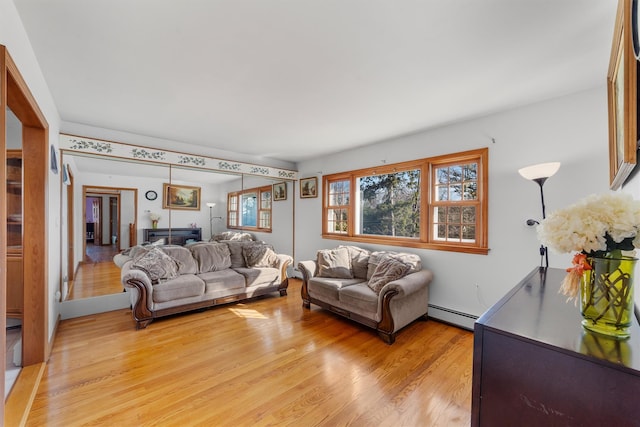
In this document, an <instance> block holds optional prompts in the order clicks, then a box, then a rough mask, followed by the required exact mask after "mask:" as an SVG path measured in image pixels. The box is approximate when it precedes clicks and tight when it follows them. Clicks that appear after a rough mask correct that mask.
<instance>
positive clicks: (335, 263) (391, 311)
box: [298, 246, 433, 344]
mask: <svg viewBox="0 0 640 427" xmlns="http://www.w3.org/2000/svg"><path fill="white" fill-rule="evenodd" d="M298 269H299V270H300V271H301V272H302V276H303V283H302V290H301V294H302V304H303V306H304V307H306V308H310V307H311V303H313V304H316V305H318V306H320V307H322V308H325V309H327V310H331V311H332V312H334V313H337V314H340V315H342V316H344V317H347V318H349V319H352V320H355V321H356V322H359V323H362V324H363V325H366V326H368V327H371V328H374V329H375V330H376V331H378V335H379V336H380V337H381V338H382V339H383V340H384V341H385V342H387V343H388V344H393V342H394V341H395V338H396V332H398V330H400V329H401V328H403V327H404V326H406V325H408V324H409V323H411V322H412V321H414V320H416V319H418V318H422V319H424V320H426V318H427V311H428V308H429V307H428V297H429V283H431V280H432V278H433V275H432V273H431V271H429V270H426V269H425V270H423V269H422V263H421V261H420V258H419V257H418V256H417V255H414V254H408V253H399V252H391V251H384V252H370V251H368V250H366V249H362V248H359V247H356V246H339V247H338V248H336V249H329V250H320V251H318V253H317V258H316V260H310V261H302V262H300V263H299V264H298Z"/></svg>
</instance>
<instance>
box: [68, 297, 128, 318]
mask: <svg viewBox="0 0 640 427" xmlns="http://www.w3.org/2000/svg"><path fill="white" fill-rule="evenodd" d="M130 306H131V300H130V297H129V293H128V292H120V293H117V294H113V295H104V296H100V297H93V298H83V299H78V300H68V301H62V302H61V303H60V318H61V319H62V320H65V319H73V318H74V317H82V316H88V315H90V314H97V313H105V312H107V311H114V310H120V309H122V308H128V307H130Z"/></svg>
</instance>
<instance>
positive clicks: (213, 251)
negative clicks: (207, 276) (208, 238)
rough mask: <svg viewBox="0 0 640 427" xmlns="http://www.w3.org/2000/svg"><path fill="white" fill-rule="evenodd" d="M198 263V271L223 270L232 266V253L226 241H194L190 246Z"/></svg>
mask: <svg viewBox="0 0 640 427" xmlns="http://www.w3.org/2000/svg"><path fill="white" fill-rule="evenodd" d="M188 249H189V250H190V251H191V253H192V254H193V258H194V259H195V260H196V262H197V263H198V273H207V272H209V271H221V270H226V269H227V268H230V267H231V253H230V252H229V247H228V246H227V245H225V244H224V243H194V244H193V245H189V248H188Z"/></svg>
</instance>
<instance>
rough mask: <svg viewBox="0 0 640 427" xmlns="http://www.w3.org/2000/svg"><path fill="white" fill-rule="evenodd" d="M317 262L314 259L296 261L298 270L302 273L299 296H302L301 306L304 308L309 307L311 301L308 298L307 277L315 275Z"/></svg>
mask: <svg viewBox="0 0 640 427" xmlns="http://www.w3.org/2000/svg"><path fill="white" fill-rule="evenodd" d="M317 264H318V263H317V262H316V261H300V262H299V263H298V270H300V272H301V273H302V286H301V287H300V296H301V297H302V306H303V307H305V308H310V307H311V301H310V300H309V279H311V278H312V277H313V276H315V274H316V267H317Z"/></svg>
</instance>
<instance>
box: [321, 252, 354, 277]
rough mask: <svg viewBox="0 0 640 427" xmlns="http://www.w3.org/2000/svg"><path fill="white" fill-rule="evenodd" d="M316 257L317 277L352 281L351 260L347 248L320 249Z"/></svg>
mask: <svg viewBox="0 0 640 427" xmlns="http://www.w3.org/2000/svg"><path fill="white" fill-rule="evenodd" d="M317 256H318V277H331V278H334V279H353V272H352V271H351V258H349V251H348V250H347V248H337V249H321V250H319V251H318V255H317Z"/></svg>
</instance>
